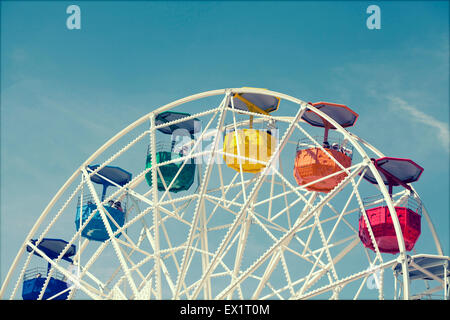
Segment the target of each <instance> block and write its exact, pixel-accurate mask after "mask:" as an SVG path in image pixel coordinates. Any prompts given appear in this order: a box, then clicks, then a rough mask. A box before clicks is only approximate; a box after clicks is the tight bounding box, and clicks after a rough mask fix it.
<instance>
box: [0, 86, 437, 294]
mask: <svg viewBox="0 0 450 320" xmlns="http://www.w3.org/2000/svg"><path fill="white" fill-rule="evenodd" d="M233 93H259V94H266V95H272V96H276V97H279V98H281V99H284V100H287V101H290V102H293V103H295V104H298V105H299V106H300V109H301V108H302V107H304V108H308V109H310V110H313V111H314V112H317V113H318V114H319V115H320V116H322V117H323V118H325V119H326V120H327V121H329V122H330V123H331V124H333V125H334V126H335V128H336V130H337V131H338V132H340V133H341V134H343V135H344V136H345V137H346V138H348V140H349V142H350V143H351V144H352V145H353V146H355V147H356V150H357V151H358V152H359V153H360V155H361V156H362V157H363V158H366V161H367V160H368V159H369V157H368V156H367V153H366V152H365V150H364V149H363V148H361V146H359V143H363V144H364V145H366V146H370V147H372V148H373V149H372V151H373V150H376V151H378V150H377V149H375V148H374V147H373V146H371V145H370V144H369V143H367V142H365V141H363V140H362V139H361V140H362V141H361V140H360V139H359V137H357V136H356V135H355V134H353V133H350V132H348V131H347V130H345V129H344V128H343V127H341V125H340V124H339V123H336V122H335V121H334V120H333V119H332V118H330V117H329V116H328V115H327V114H325V113H323V112H321V111H320V110H318V109H317V108H315V107H313V106H311V105H309V104H308V103H306V102H304V101H302V100H300V99H298V98H295V97H292V96H290V95H286V94H283V93H280V92H275V91H270V90H266V89H257V88H232V89H218V90H211V91H205V92H201V93H197V94H194V95H190V96H187V97H184V98H181V99H178V100H175V101H173V102H171V103H168V104H166V105H163V106H161V107H159V108H157V109H155V110H153V111H150V112H149V113H147V114H146V115H144V116H142V117H141V118H139V119H137V120H136V121H134V122H133V123H131V124H130V125H128V126H127V127H125V128H124V129H122V130H121V131H119V132H118V133H117V134H116V135H114V136H113V137H112V138H111V139H109V140H108V141H107V142H105V143H104V144H103V145H102V146H101V147H100V148H98V149H97V150H96V151H95V152H94V153H93V154H92V155H91V156H89V157H88V158H87V159H86V160H85V161H84V162H83V163H82V164H81V166H80V167H79V168H78V169H76V170H75V172H74V173H73V174H72V176H70V177H69V179H68V180H67V181H66V182H65V183H64V184H63V186H62V187H61V188H60V189H59V190H58V192H57V193H56V194H55V196H54V197H53V198H52V199H51V200H50V202H49V204H48V205H47V206H46V208H45V209H44V211H43V212H42V213H41V215H40V216H39V218H38V220H37V221H36V223H35V224H34V226H33V227H32V229H31V230H30V232H29V233H28V235H27V237H26V238H25V241H24V243H23V244H22V246H21V249H20V250H19V253H18V254H17V256H16V259H15V260H14V262H13V264H12V265H11V268H10V270H9V271H8V274H7V277H6V278H5V281H4V283H3V287H2V289H1V291H0V297H2V296H3V294H4V290H5V289H6V285H7V283H8V282H9V278H10V273H11V272H12V270H13V269H15V267H16V260H17V262H18V259H19V258H20V256H21V255H22V254H23V253H24V251H25V248H26V246H27V245H28V243H29V240H30V239H31V236H32V235H33V234H35V233H36V231H37V228H38V227H39V226H40V225H41V223H42V222H43V220H44V218H45V217H46V216H47V214H48V213H49V212H50V210H51V209H52V208H53V206H54V205H55V203H56V201H57V200H58V199H59V198H60V197H61V195H62V194H63V193H64V192H65V191H66V189H67V188H68V187H69V186H70V185H71V184H72V183H73V182H74V181H75V179H76V178H77V177H78V176H79V175H80V174H81V173H82V170H83V169H84V168H85V167H86V165H89V164H90V163H91V162H92V161H93V160H95V159H96V158H97V157H98V156H99V155H100V154H102V153H103V152H104V151H106V150H107V149H108V148H109V147H110V146H111V145H113V144H114V143H115V142H116V141H117V140H119V139H120V138H121V137H123V136H124V135H126V134H127V133H129V132H130V131H132V130H133V129H134V128H136V127H138V126H139V125H141V124H143V123H144V122H146V121H148V120H149V118H150V117H152V115H155V114H158V113H161V112H164V111H167V110H170V109H172V108H174V107H177V106H179V105H182V104H184V103H188V102H192V101H195V100H200V99H203V98H206V97H210V96H218V95H225V96H227V95H230V94H233ZM293 118H294V117H292V119H293ZM286 119H287V117H286ZM292 119H290V120H292ZM287 120H288V119H287ZM378 152H379V151H378ZM367 166H368V167H369V168H370V169H371V170H372V172H373V174H374V176H375V178H377V176H378V178H379V179H378V180H380V181H378V185H379V186H380V189H381V191H382V193H383V195H384V196H385V197H386V198H387V188H386V187H385V186H384V184H380V182H381V181H382V180H381V176H380V175H379V173H378V171H377V170H376V169H375V167H374V166H373V165H372V164H371V162H370V161H367ZM383 187H384V192H383ZM387 204H388V206H389V205H391V207H392V203H391V204H389V201H387ZM392 208H393V207H392ZM392 208H390V209H391V210H390V211H391V212H393V209H392ZM394 211H395V210H394ZM392 218H393V222H394V227H395V225H396V223H397V228H396V233H397V240H398V241H399V248H400V255H405V254H406V250H405V245H404V241H403V238H402V237H399V236H398V230H400V225H399V222H398V218H397V217H396V216H392ZM395 221H396V222H395ZM431 226H432V229H433V230H434V226H433V225H432V224H431ZM433 230H432V232H434V231H433ZM399 234H400V235H401V232H400V233H399ZM439 248H440V246H439ZM438 250H439V249H438ZM407 273H408V272H404V274H407Z"/></svg>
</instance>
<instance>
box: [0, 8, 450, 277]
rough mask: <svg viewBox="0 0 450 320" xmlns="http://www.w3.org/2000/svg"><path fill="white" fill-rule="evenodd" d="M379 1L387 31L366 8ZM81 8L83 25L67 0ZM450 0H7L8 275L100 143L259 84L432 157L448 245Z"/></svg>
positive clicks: (4, 201) (435, 196) (434, 209)
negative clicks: (171, 111)
mask: <svg viewBox="0 0 450 320" xmlns="http://www.w3.org/2000/svg"><path fill="white" fill-rule="evenodd" d="M373 3H376V4H377V5H379V6H380V8H381V29H380V30H369V29H368V28H367V27H366V19H367V18H368V16H369V15H368V14H367V13H366V8H367V7H368V6H369V5H370V4H373ZM70 4H77V5H79V6H80V8H81V30H68V29H67V28H66V19H67V17H68V14H66V8H67V6H68V5H70ZM448 6H449V4H448V2H447V1H412V2H408V1H398V2H365V1H348V2H344V1H342V2H340V1H336V2H326V1H317V2H306V1H305V2H304V1H288V2H271V1H261V2H259V1H250V2H245V1H231V2H227V1H221V2H214V1H197V2H195V1H173V2H164V1H135V2H108V1H99V2H93V1H92V2H91V1H79V2H77V1H74V2H65V1H58V2H53V1H51V2H39V1H32V2H26V1H2V2H1V207H0V208H1V229H0V232H1V235H0V239H1V247H0V248H1V250H0V251H1V272H2V278H3V276H4V273H6V271H7V267H8V265H9V264H10V263H11V261H12V259H13V257H14V255H15V253H16V251H17V249H18V247H19V246H20V244H21V243H22V241H23V239H24V237H25V235H26V234H27V233H28V231H29V230H30V228H31V227H32V225H33V223H34V221H35V220H36V219H37V217H38V216H39V214H40V213H41V212H42V210H43V209H44V207H45V206H46V205H47V203H48V202H49V200H50V199H51V197H52V196H53V195H54V194H55V193H56V191H57V190H58V189H59V188H60V187H61V185H62V184H63V183H64V182H65V181H66V180H67V178H68V177H69V176H70V175H71V174H72V173H73V171H74V170H75V169H76V168H78V166H79V165H80V164H81V163H82V162H83V161H84V160H85V159H86V158H87V157H89V156H90V155H91V154H92V153H93V152H94V151H95V150H96V149H97V148H98V147H99V146H101V145H102V144H103V143H104V142H105V141H107V140H108V139H109V138H110V137H112V136H113V135H114V134H116V133H117V132H118V131H119V130H121V129H122V128H124V127H125V126H126V125H128V124H130V123H131V122H133V121H135V120H136V119H137V118H139V117H140V116H142V115H144V114H146V113H148V112H150V111H151V110H153V109H155V108H157V107H159V106H161V105H163V104H166V103H168V102H170V101H173V100H175V99H178V98H182V97H184V96H188V95H190V94H194V93H198V92H202V91H206V90H212V89H219V88H227V87H241V86H250V87H260V88H268V89H271V90H274V91H279V92H283V93H286V94H290V95H292V96H294V97H298V98H300V99H302V100H304V101H313V102H314V101H320V100H323V101H333V102H336V103H343V104H346V105H349V106H350V107H351V108H353V109H354V110H355V111H356V112H358V113H359V115H360V117H359V119H358V123H357V126H355V128H352V131H353V132H355V133H356V134H357V135H359V136H361V137H362V138H364V139H366V140H367V141H369V142H370V143H372V144H373V145H374V146H376V147H377V148H379V149H380V150H381V151H382V152H383V153H385V154H387V155H390V156H397V157H402V158H411V159H413V160H414V161H416V162H417V163H419V164H420V165H421V166H423V167H424V168H425V172H424V174H423V175H422V177H421V180H420V181H419V182H418V183H416V184H415V188H416V190H417V191H418V192H419V194H420V195H421V198H422V200H423V201H424V203H425V206H426V208H427V209H428V211H429V212H430V215H431V217H432V219H433V222H434V224H435V225H436V228H437V232H438V234H439V235H440V238H441V242H442V245H443V248H444V251H445V253H446V254H449V217H448V216H449V196H448V195H449V151H450V150H449V149H450V145H449V91H448V88H449V28H448V27H449V16H448V12H449V10H448V9H449V8H448Z"/></svg>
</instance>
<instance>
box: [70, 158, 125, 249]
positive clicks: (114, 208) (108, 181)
mask: <svg viewBox="0 0 450 320" xmlns="http://www.w3.org/2000/svg"><path fill="white" fill-rule="evenodd" d="M88 168H89V169H90V170H92V171H94V170H96V169H97V168H98V165H94V166H88ZM97 173H98V174H94V175H92V176H91V181H92V182H94V183H97V184H101V185H103V191H102V198H101V201H102V202H103V200H105V195H106V189H107V188H108V187H110V186H115V185H116V184H117V185H119V186H124V185H125V184H127V183H128V182H130V181H131V173H129V172H127V171H125V170H123V169H122V168H119V167H112V166H105V167H104V168H102V169H101V170H99V171H98V172H97ZM103 207H104V208H105V209H106V210H107V211H108V213H109V215H110V216H111V217H112V218H113V219H114V221H115V222H116V223H117V225H118V226H120V227H122V226H123V225H124V223H125V214H126V207H122V205H121V204H120V202H115V203H114V202H112V203H109V204H105V205H103ZM95 210H97V205H96V204H95V203H94V201H93V199H92V198H89V197H86V198H85V199H84V201H83V204H81V203H80V202H79V203H78V206H77V213H76V216H75V225H76V228H77V231H78V230H79V228H80V215H81V224H83V223H84V222H85V221H86V220H87V219H88V218H89V216H90V215H91V214H92V212H94V211H95ZM107 219H108V223H109V225H110V227H111V230H112V231H113V232H115V231H116V230H117V229H118V227H117V226H116V224H115V223H113V221H112V220H111V219H110V218H109V217H107ZM81 235H82V236H83V237H85V238H87V239H89V240H94V241H105V240H107V239H108V238H109V235H108V231H107V229H106V227H105V225H104V223H103V220H102V217H101V215H100V212H99V211H98V210H97V212H96V213H94V216H93V217H92V218H91V220H90V221H89V222H88V224H87V225H86V226H85V227H84V228H83V231H82V232H81ZM120 235H121V233H118V234H117V235H116V237H117V238H118V237H120Z"/></svg>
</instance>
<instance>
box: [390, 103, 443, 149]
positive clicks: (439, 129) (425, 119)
mask: <svg viewBox="0 0 450 320" xmlns="http://www.w3.org/2000/svg"><path fill="white" fill-rule="evenodd" d="M389 99H390V100H391V101H392V103H394V104H395V105H396V107H397V108H400V109H402V110H404V111H406V112H408V114H409V115H410V116H411V119H412V120H413V121H416V122H420V123H423V124H425V125H427V126H430V127H431V128H432V129H434V130H435V132H436V137H437V138H438V141H439V142H440V143H441V145H442V146H443V147H444V149H445V150H446V151H447V152H449V151H450V132H449V125H448V123H445V122H442V121H439V120H437V119H436V118H434V117H432V116H430V115H428V114H426V113H424V112H423V111H421V110H419V109H417V108H415V107H413V106H411V105H410V104H408V103H407V102H406V101H405V100H403V99H401V98H399V97H390V98H389Z"/></svg>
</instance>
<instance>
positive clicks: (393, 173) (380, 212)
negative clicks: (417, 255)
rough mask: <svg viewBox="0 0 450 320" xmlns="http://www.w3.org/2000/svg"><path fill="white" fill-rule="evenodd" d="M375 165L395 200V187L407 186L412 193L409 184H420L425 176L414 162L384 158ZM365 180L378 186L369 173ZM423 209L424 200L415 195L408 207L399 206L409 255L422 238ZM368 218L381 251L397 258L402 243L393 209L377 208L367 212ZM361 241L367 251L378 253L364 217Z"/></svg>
mask: <svg viewBox="0 0 450 320" xmlns="http://www.w3.org/2000/svg"><path fill="white" fill-rule="evenodd" d="M372 161H373V163H374V165H375V167H376V168H377V170H378V172H379V173H380V175H381V177H382V178H383V182H384V183H385V184H386V185H388V186H389V194H390V196H391V197H392V189H393V187H394V186H403V187H405V188H407V189H408V190H410V191H411V187H410V186H409V185H408V183H412V182H414V181H417V180H418V179H419V177H420V175H421V174H422V172H423V168H422V167H421V166H419V165H418V164H416V163H415V162H414V161H412V160H410V159H400V158H391V157H384V158H380V159H377V160H374V159H373V160H372ZM364 178H365V179H366V180H368V181H369V182H371V183H373V184H376V183H377V181H376V179H375V176H374V175H373V174H372V173H371V172H367V173H365V174H364ZM380 200H381V199H380ZM372 202H374V203H376V202H377V201H376V199H372ZM378 202H379V201H378ZM421 208H422V205H421V203H420V200H418V199H416V198H414V197H413V196H412V195H410V196H409V197H408V199H407V201H406V204H404V205H401V206H395V211H396V214H397V217H398V220H399V223H400V227H401V230H402V235H403V240H404V242H405V247H406V250H407V251H411V250H412V249H413V247H414V245H415V244H416V242H417V240H418V238H419V236H420V232H421V221H420V220H421ZM366 215H367V219H368V221H369V224H370V227H371V229H372V232H373V235H374V238H375V241H376V243H377V246H378V249H379V251H380V252H383V253H391V254H397V253H398V252H399V248H398V241H397V236H396V233H395V229H394V223H393V222H392V217H391V214H390V212H389V208H388V207H387V206H383V205H381V206H380V205H377V206H374V207H372V208H369V209H367V210H366ZM359 238H360V239H361V241H362V243H363V245H364V246H365V247H366V248H369V249H371V250H373V251H375V246H374V244H373V242H372V240H371V237H370V233H369V227H368V226H367V223H366V220H365V219H364V216H363V215H361V216H360V218H359Z"/></svg>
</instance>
